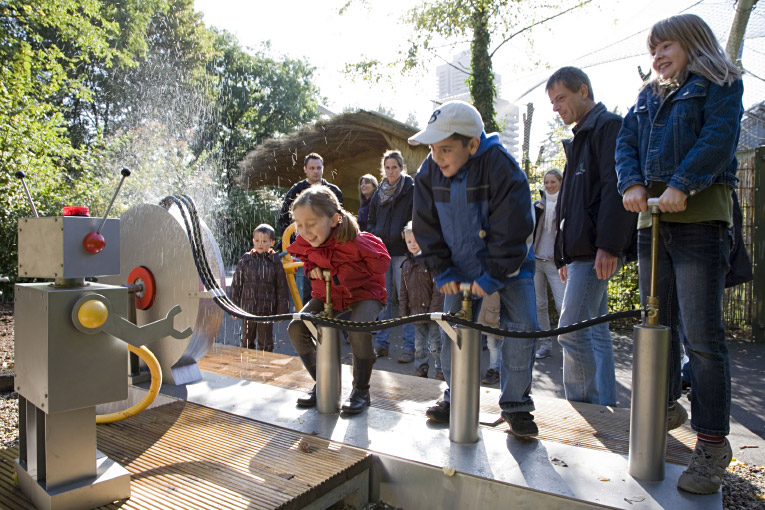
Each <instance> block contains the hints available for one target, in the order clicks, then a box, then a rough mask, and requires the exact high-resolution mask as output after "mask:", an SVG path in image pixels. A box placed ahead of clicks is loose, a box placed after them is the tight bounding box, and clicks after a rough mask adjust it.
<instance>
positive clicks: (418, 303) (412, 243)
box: [398, 221, 444, 381]
mask: <svg viewBox="0 0 765 510" xmlns="http://www.w3.org/2000/svg"><path fill="white" fill-rule="evenodd" d="M404 239H405V240H406V247H407V248H408V249H409V253H408V254H407V255H406V259H404V262H403V263H402V264H401V293H400V294H399V298H398V309H399V316H400V317H406V316H407V315H417V314H421V313H437V312H442V311H443V310H444V295H443V294H441V293H440V292H438V287H436V283H435V282H434V281H433V275H432V274H430V271H428V269H427V268H426V267H425V266H423V265H421V264H420V263H418V262H417V260H416V259H415V258H414V257H415V256H416V255H417V254H419V253H420V245H418V244H417V240H416V239H415V238H414V233H413V232H412V222H411V221H410V222H408V223H407V224H406V226H405V227H404ZM414 348H415V352H414V362H415V366H416V367H417V371H416V372H415V375H416V376H418V377H428V369H429V368H430V365H429V364H428V357H429V356H428V350H429V351H430V354H432V355H433V358H434V365H435V369H436V375H435V379H440V380H442V381H443V380H444V374H443V372H442V371H441V328H440V327H438V324H436V323H435V322H423V323H420V324H415V325H414Z"/></svg>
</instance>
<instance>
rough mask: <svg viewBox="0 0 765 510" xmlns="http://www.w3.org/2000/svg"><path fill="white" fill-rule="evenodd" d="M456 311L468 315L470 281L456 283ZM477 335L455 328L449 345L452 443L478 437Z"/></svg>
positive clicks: (479, 352)
mask: <svg viewBox="0 0 765 510" xmlns="http://www.w3.org/2000/svg"><path fill="white" fill-rule="evenodd" d="M460 290H462V310H461V311H460V314H461V315H462V316H463V317H465V318H467V319H472V317H473V314H472V302H471V295H470V284H465V283H463V284H462V285H460ZM480 340H481V336H480V335H479V333H478V330H475V329H472V328H459V329H457V339H456V341H455V343H454V346H453V347H452V377H451V379H452V380H451V386H450V392H451V406H450V409H449V439H450V440H451V441H452V442H454V443H475V442H476V441H478V404H479V402H480V385H479V381H480V377H481V376H480V371H481V341H480Z"/></svg>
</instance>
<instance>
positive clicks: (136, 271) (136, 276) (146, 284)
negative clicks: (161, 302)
mask: <svg viewBox="0 0 765 510" xmlns="http://www.w3.org/2000/svg"><path fill="white" fill-rule="evenodd" d="M138 280H141V281H142V282H143V296H141V297H138V295H137V294H136V297H135V307H136V308H137V309H139V310H148V309H149V308H151V305H153V304H154V298H155V297H156V295H157V285H156V283H155V281H154V275H153V274H152V272H151V271H150V270H149V268H148V267H145V266H138V267H134V268H133V269H132V271H130V274H128V280H127V284H128V285H130V284H134V283H136V282H137V281H138Z"/></svg>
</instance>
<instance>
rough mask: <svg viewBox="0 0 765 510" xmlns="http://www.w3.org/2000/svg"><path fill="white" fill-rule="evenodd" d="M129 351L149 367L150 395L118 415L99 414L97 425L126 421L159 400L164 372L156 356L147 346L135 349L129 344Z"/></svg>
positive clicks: (117, 413) (118, 412)
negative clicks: (156, 399)
mask: <svg viewBox="0 0 765 510" xmlns="http://www.w3.org/2000/svg"><path fill="white" fill-rule="evenodd" d="M128 349H129V350H130V352H132V353H133V354H135V355H137V356H138V357H139V358H141V359H142V360H143V362H144V363H146V365H147V366H148V367H149V373H150V374H151V386H149V393H147V394H146V396H145V397H143V399H142V400H141V401H140V402H138V403H137V404H135V405H134V406H131V407H128V408H127V409H125V410H124V411H117V412H116V413H109V414H98V415H96V423H113V422H115V421H120V420H124V419H125V418H130V417H131V416H135V415H136V414H138V413H140V412H141V411H143V410H144V409H146V408H147V407H149V405H151V403H152V402H154V399H155V398H157V394H158V393H159V388H160V387H161V386H162V370H161V369H160V367H159V361H157V358H156V357H155V356H154V354H153V353H152V352H151V351H150V350H149V349H147V348H146V346H145V345H142V346H141V347H133V346H132V345H130V344H128Z"/></svg>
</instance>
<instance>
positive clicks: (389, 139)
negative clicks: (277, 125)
mask: <svg viewBox="0 0 765 510" xmlns="http://www.w3.org/2000/svg"><path fill="white" fill-rule="evenodd" d="M416 132H417V130H416V129H415V128H412V127H411V126H408V125H406V124H403V123H401V122H399V121H397V120H395V119H392V118H390V117H388V116H386V115H383V114H380V113H377V112H370V111H366V110H358V111H356V112H349V113H343V114H339V115H336V116H334V117H331V118H329V119H326V120H320V121H318V122H316V123H315V124H312V125H308V126H305V127H303V128H302V129H300V130H299V131H296V132H294V133H291V134H288V135H285V136H282V137H279V138H271V139H268V140H265V141H263V143H261V144H260V145H258V146H257V147H256V148H255V149H253V150H252V151H250V152H249V153H248V154H247V156H245V158H244V160H243V161H242V162H241V163H240V164H239V167H240V170H241V177H240V179H239V183H240V185H241V186H242V187H243V188H245V189H252V188H256V187H258V186H262V185H276V186H281V187H290V186H292V185H293V184H294V183H296V182H298V181H301V180H303V179H304V178H305V174H304V173H303V158H305V156H306V155H308V154H309V153H311V152H316V153H318V154H320V155H321V157H322V158H323V159H324V178H325V179H326V180H327V181H329V182H331V183H333V184H336V185H337V186H339V187H340V189H341V190H342V191H343V196H344V198H345V202H346V208H347V209H349V210H355V209H354V207H355V206H358V196H357V195H358V191H357V186H358V182H359V177H361V176H362V175H364V174H367V173H371V174H372V175H375V176H379V174H380V158H381V157H382V155H383V153H384V152H385V151H386V150H388V149H398V150H400V151H401V153H402V155H403V156H404V162H405V163H406V165H407V168H408V169H409V173H410V174H414V173H415V172H416V171H417V168H418V167H419V165H420V163H421V162H422V160H423V159H425V157H426V156H427V155H428V152H429V149H428V147H427V146H421V145H420V146H416V147H411V146H410V145H409V144H408V143H407V139H408V138H409V137H410V136H412V135H413V134H414V133H416Z"/></svg>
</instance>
